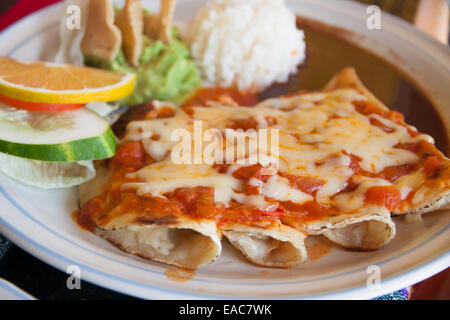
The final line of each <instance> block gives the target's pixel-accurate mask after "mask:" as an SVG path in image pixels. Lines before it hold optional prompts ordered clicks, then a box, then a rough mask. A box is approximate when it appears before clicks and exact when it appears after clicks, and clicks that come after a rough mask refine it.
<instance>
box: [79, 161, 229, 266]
mask: <svg viewBox="0 0 450 320" xmlns="http://www.w3.org/2000/svg"><path fill="white" fill-rule="evenodd" d="M96 168H97V176H96V177H95V178H94V179H93V180H91V181H88V182H86V183H84V184H82V185H80V186H79V188H78V199H79V205H80V207H83V205H85V204H86V203H87V202H88V201H89V200H91V199H93V198H95V197H96V196H98V195H101V194H102V193H103V192H104V191H105V189H106V188H108V186H109V184H110V178H111V170H110V169H109V168H108V166H107V162H106V161H102V162H97V165H96ZM115 209H117V208H114V209H112V210H111V211H109V212H107V215H108V217H107V218H106V219H105V217H104V216H103V217H95V216H94V215H90V214H89V213H86V212H85V211H84V210H81V212H80V215H79V221H80V222H81V224H82V225H84V226H85V227H87V228H88V229H90V230H91V231H92V232H93V233H95V234H96V235H98V236H100V237H102V238H104V239H106V240H108V241H109V242H111V243H112V244H114V245H115V246H117V247H118V248H120V249H121V250H123V251H125V252H128V253H131V254H134V255H137V256H140V257H143V258H145V259H149V260H153V261H156V262H162V263H166V264H169V265H173V266H177V267H181V268H186V269H197V268H199V267H201V266H203V265H205V264H209V263H211V262H212V261H214V260H215V259H216V258H217V257H218V256H219V255H220V252H221V250H222V245H221V242H220V234H219V232H218V231H217V227H216V224H215V223H214V222H213V221H198V220H194V219H189V218H187V217H180V216H175V215H161V214H152V213H149V212H142V211H139V210H131V209H130V210H129V211H127V212H125V213H121V214H117V215H115V214H114V210H115Z"/></svg>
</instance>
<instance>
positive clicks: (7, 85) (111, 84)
mask: <svg viewBox="0 0 450 320" xmlns="http://www.w3.org/2000/svg"><path fill="white" fill-rule="evenodd" d="M135 82H136V75H135V74H119V73H114V72H110V71H105V70H100V69H94V68H88V67H79V66H73V65H68V64H59V63H52V62H27V61H21V60H14V59H12V58H8V57H0V94H3V95H5V96H8V97H11V98H15V99H19V100H22V101H29V102H40V103H58V104H65V103H70V104H72V103H75V104H82V103H89V102H101V101H114V100H118V99H121V98H124V97H126V96H128V95H130V94H131V93H132V92H133V90H134V85H135Z"/></svg>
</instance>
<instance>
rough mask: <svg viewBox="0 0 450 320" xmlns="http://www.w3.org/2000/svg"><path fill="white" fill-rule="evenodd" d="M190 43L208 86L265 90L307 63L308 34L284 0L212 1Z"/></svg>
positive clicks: (190, 32)
mask: <svg viewBox="0 0 450 320" xmlns="http://www.w3.org/2000/svg"><path fill="white" fill-rule="evenodd" d="M186 40H187V41H188V43H189V44H190V49H191V55H192V57H193V59H194V60H195V63H196V65H197V67H198V69H199V70H200V73H201V75H202V78H203V80H204V81H205V83H206V85H208V86H219V87H237V88H238V89H240V90H249V89H250V90H261V89H263V88H265V87H267V86H269V85H271V84H272V83H274V82H285V81H287V79H288V77H289V74H290V73H293V72H296V70H297V67H298V65H299V64H300V63H301V62H303V61H304V59H305V41H304V33H303V31H301V30H298V29H297V27H296V17H295V15H294V14H293V13H292V12H291V11H289V9H288V8H287V7H286V5H285V3H284V0H245V1H242V0H212V1H211V2H209V3H208V4H207V5H206V6H205V7H203V8H202V9H200V11H199V12H198V13H197V16H196V17H195V19H194V21H193V23H192V25H191V26H190V28H189V30H188V34H187V39H186Z"/></svg>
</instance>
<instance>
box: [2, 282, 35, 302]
mask: <svg viewBox="0 0 450 320" xmlns="http://www.w3.org/2000/svg"><path fill="white" fill-rule="evenodd" d="M0 300H35V298H34V297H33V296H30V295H29V294H28V293H26V292H25V291H23V290H22V289H20V288H19V287H16V286H15V285H14V284H12V283H11V282H9V281H6V280H5V279H3V278H0Z"/></svg>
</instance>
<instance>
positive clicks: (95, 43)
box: [81, 0, 122, 60]
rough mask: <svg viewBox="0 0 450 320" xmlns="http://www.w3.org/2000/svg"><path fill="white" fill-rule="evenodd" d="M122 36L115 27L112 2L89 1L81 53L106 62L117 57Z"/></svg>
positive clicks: (104, 0) (107, 0) (103, 0)
mask: <svg viewBox="0 0 450 320" xmlns="http://www.w3.org/2000/svg"><path fill="white" fill-rule="evenodd" d="M121 42H122V36H121V33H120V30H119V28H117V27H116V26H115V25H114V8H113V5H112V3H111V1H110V0H96V1H89V12H88V18H87V23H86V31H85V34H84V37H83V40H82V41H81V51H82V52H83V54H85V55H90V56H94V57H98V58H102V59H105V60H112V59H114V58H115V57H116V56H117V53H118V52H119V49H120V45H121Z"/></svg>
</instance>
